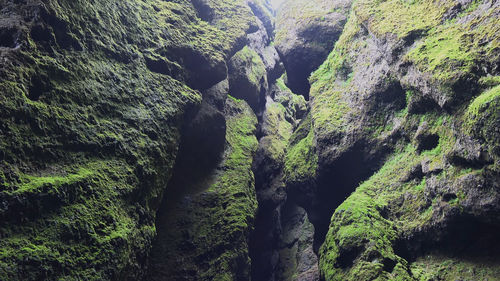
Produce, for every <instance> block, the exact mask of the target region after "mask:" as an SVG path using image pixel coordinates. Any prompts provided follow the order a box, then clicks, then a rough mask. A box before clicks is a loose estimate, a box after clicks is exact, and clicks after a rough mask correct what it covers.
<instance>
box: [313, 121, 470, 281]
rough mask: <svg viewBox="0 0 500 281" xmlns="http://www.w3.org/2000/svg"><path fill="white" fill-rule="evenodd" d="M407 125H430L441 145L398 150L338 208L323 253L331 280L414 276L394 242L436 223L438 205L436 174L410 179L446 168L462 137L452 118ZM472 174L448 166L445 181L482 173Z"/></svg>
mask: <svg viewBox="0 0 500 281" xmlns="http://www.w3.org/2000/svg"><path fill="white" fill-rule="evenodd" d="M403 121H404V122H408V123H410V124H412V123H413V124H414V122H415V121H417V124H418V123H422V122H426V123H427V124H428V131H429V133H432V134H438V135H439V136H440V139H439V144H438V146H437V147H435V148H433V149H432V150H428V151H425V152H423V153H418V152H417V151H416V148H415V147H416V145H414V144H411V143H409V144H406V145H405V146H398V147H399V148H397V149H396V151H395V152H394V154H393V155H392V156H391V157H389V158H388V159H386V160H385V161H384V165H383V166H382V168H380V170H378V171H377V172H376V173H375V174H374V175H373V176H371V177H370V178H369V179H368V180H367V181H365V182H363V183H362V184H360V185H359V186H358V187H357V188H356V191H355V192H354V193H353V194H351V195H350V196H349V197H348V198H347V199H346V200H345V201H344V202H343V203H342V204H341V205H340V206H339V207H338V208H337V209H336V210H335V213H334V214H333V216H332V220H331V223H330V228H329V231H328V234H327V236H326V240H325V243H324V244H323V246H322V248H321V250H320V271H321V274H322V276H324V278H325V279H326V280H359V279H360V278H361V280H368V279H370V280H371V279H373V280H409V278H410V276H409V275H408V262H407V261H405V260H404V259H402V258H401V257H399V256H397V254H396V253H395V252H394V249H393V245H394V241H395V240H396V239H398V238H399V237H401V235H403V236H404V235H405V233H413V232H414V231H417V230H418V229H421V228H422V227H423V226H425V225H427V224H428V223H430V221H431V219H432V218H433V214H434V208H433V204H438V203H437V202H434V203H432V204H431V203H429V202H428V200H427V199H426V196H425V194H426V192H428V191H427V185H428V183H427V179H428V177H429V176H430V175H425V176H423V177H421V178H415V179H413V178H411V177H410V178H409V179H408V175H410V174H411V173H410V172H411V169H412V168H413V167H419V165H421V163H423V162H426V163H427V164H428V165H429V169H430V170H438V169H443V168H445V167H446V166H445V155H447V154H448V153H449V152H450V151H451V150H452V149H453V145H454V144H455V142H456V139H455V137H454V135H453V133H452V130H451V129H450V126H449V124H450V122H451V121H450V120H449V117H446V116H445V117H443V116H440V115H437V114H423V115H420V116H415V115H412V116H406V117H405V119H404V120H403ZM469 170H470V171H464V170H462V169H459V168H450V167H448V168H447V172H442V174H441V177H442V179H446V180H450V181H453V180H455V179H458V178H460V177H462V176H463V175H464V174H470V173H476V172H477V171H476V170H471V169H469ZM466 197H467V196H466V195H465V194H464V193H460V196H459V198H458V197H457V199H458V200H456V202H449V204H450V206H451V207H450V208H455V207H456V208H458V209H461V208H462V207H461V206H462V203H463V202H465V201H464V200H466ZM396 202H399V203H396ZM383 260H390V261H393V262H394V264H395V268H394V270H392V271H386V270H385V269H384V264H383V263H382V261H383ZM397 268H399V269H397ZM377 278H378V279H377ZM398 278H399V279H398ZM405 278H406V279H405Z"/></svg>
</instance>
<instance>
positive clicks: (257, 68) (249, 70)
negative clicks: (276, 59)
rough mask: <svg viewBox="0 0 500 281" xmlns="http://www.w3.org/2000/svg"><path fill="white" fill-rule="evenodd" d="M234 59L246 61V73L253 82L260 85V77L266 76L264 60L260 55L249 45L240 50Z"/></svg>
mask: <svg viewBox="0 0 500 281" xmlns="http://www.w3.org/2000/svg"><path fill="white" fill-rule="evenodd" d="M232 59H234V60H238V61H241V62H244V63H245V65H246V66H247V67H246V68H245V71H246V75H247V77H248V79H249V80H250V82H251V83H252V84H254V85H259V83H260V79H261V78H262V77H266V67H265V66H264V62H262V59H261V58H260V56H259V55H258V54H257V53H256V52H255V51H254V50H252V49H250V48H249V47H248V46H245V47H243V49H241V50H240V51H238V52H237V53H236V54H235V55H234V57H233V58H232Z"/></svg>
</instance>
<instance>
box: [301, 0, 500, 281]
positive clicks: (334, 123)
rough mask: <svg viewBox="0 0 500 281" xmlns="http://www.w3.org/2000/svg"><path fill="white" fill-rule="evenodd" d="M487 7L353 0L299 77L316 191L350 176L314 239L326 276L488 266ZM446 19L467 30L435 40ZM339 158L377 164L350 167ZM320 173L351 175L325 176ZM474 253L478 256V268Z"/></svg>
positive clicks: (391, 275) (413, 274) (492, 158)
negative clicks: (307, 98)
mask: <svg viewBox="0 0 500 281" xmlns="http://www.w3.org/2000/svg"><path fill="white" fill-rule="evenodd" d="M497 11H498V4H497V3H492V2H490V1H478V2H465V3H464V2H463V3H461V4H457V3H456V2H455V1H444V2H439V3H438V2H434V1H415V2H408V3H407V2H404V1H383V2H379V1H357V2H356V3H355V4H354V6H353V8H352V11H351V14H350V16H349V19H348V22H347V23H346V25H345V27H344V30H343V33H342V35H341V37H340V38H339V40H338V41H337V43H336V46H335V48H334V50H333V51H332V53H331V54H330V55H329V57H328V59H327V60H326V61H325V63H324V64H323V65H322V66H321V67H320V68H319V69H318V70H317V71H316V72H315V73H314V74H313V75H312V77H311V79H310V81H311V83H312V86H311V115H312V127H313V130H314V139H315V140H316V146H315V149H316V150H317V151H318V169H317V174H318V176H317V177H316V181H317V182H318V192H319V193H321V192H322V190H325V187H328V189H326V190H334V189H335V188H339V187H341V186H343V185H344V186H346V187H347V186H351V187H350V190H351V191H353V190H354V188H355V191H354V192H353V193H352V195H350V196H349V197H348V198H347V199H346V200H345V201H343V202H342V203H341V204H340V206H338V207H337V209H336V210H335V212H334V214H333V216H332V217H331V222H330V226H329V230H328V234H327V235H326V240H325V242H324V244H323V246H322V247H321V250H320V271H321V274H322V276H323V277H324V278H325V279H326V280H432V278H433V277H436V276H440V278H443V280H453V277H454V276H457V275H456V274H457V272H460V271H466V270H475V269H477V270H478V271H477V272H476V273H472V274H471V275H467V274H464V276H470V278H472V279H474V278H480V276H493V275H494V274H495V272H496V271H497V269H498V266H497V264H498V263H497V262H496V261H497V259H498V255H496V254H494V251H495V250H492V251H490V250H489V249H488V248H487V247H484V246H481V245H484V244H483V243H492V242H491V240H489V238H488V237H489V235H492V233H494V232H496V229H498V226H499V221H498V220H497V219H495V218H494V216H492V215H491V214H493V213H495V212H497V210H498V208H497V207H495V204H496V202H498V200H499V197H498V191H497V186H498V184H497V183H495V182H496V180H495V179H496V178H497V177H498V175H497V173H498V172H497V167H498V164H495V163H496V162H497V160H496V159H497V151H496V148H495V147H497V142H496V141H494V140H493V138H496V137H493V136H495V134H496V133H495V131H496V130H495V129H492V127H491V126H497V124H498V114H496V113H495V112H496V108H497V106H496V102H495V101H496V92H498V91H497V86H495V85H497V83H498V82H496V78H495V77H496V76H497V75H498V73H497V72H498V70H495V68H491V65H492V64H495V63H493V60H496V59H497V56H498V54H499V51H500V50H499V49H498V47H497V45H498V38H496V37H495V36H492V34H493V33H498V32H496V28H497V27H493V26H491V25H490V23H491V22H492V20H493V18H494V17H493V18H492V17H491V15H492V14H494V13H496V12H497ZM493 21H494V20H493ZM469 24H471V25H469ZM458 30H460V32H465V33H467V34H468V36H464V37H461V36H459V35H457V34H455V33H454V34H455V35H457V36H455V35H454V36H452V37H449V38H453V39H450V40H456V41H455V42H448V41H446V40H447V39H445V37H446V36H447V35H446V34H448V35H449V34H451V33H453V32H458ZM479 41H482V42H483V44H482V45H481V46H480V47H478V48H476V47H473V45H474V44H475V43H474V42H479ZM477 49H480V50H481V51H479V52H480V54H479V55H477V56H476V55H475V54H474V52H475V51H476V50H477ZM458 53H460V54H458ZM481 58H482V59H481ZM478 67H482V70H479V69H478ZM464 81H467V82H464ZM464 83H465V84H464ZM481 93H482V94H481ZM474 96H477V97H476V98H475V99H472V100H471V98H472V97H474ZM493 124H495V125H493ZM486 131H487V132H486ZM360 150H361V151H362V152H361V153H360V154H358V153H359V151H360ZM391 151H392V152H391ZM388 153H390V154H391V155H392V156H386V155H387V154H388ZM356 155H358V156H356ZM370 155H372V156H370ZM353 163H354V166H351V165H352V164H353ZM356 164H357V165H358V166H357V167H356V166H355V165H356ZM380 164H382V166H381V167H380V169H379V168H377V167H378V166H379V165H380ZM342 165H343V166H344V167H346V166H347V167H350V168H349V169H351V170H352V169H353V168H355V167H356V169H357V170H358V171H359V170H360V169H365V168H364V167H366V166H368V167H369V168H371V169H373V168H375V169H377V170H378V171H377V172H375V173H374V174H373V175H371V173H372V171H369V170H367V171H366V173H364V174H351V173H349V172H348V170H346V169H340V170H339V166H342ZM342 171H345V173H346V174H344V175H343V174H342ZM339 172H340V174H338V173H339ZM328 173H333V174H335V173H337V175H336V177H337V178H338V177H340V178H348V179H349V178H352V177H353V176H354V177H355V178H357V180H358V181H363V183H362V184H360V185H359V186H358V184H357V183H356V182H348V181H347V182H346V181H345V180H342V179H339V180H338V183H336V184H335V183H334V182H333V180H334V179H335V176H332V177H325V174H328ZM324 179H329V181H326V182H327V183H328V185H324V183H322V182H324ZM345 183H348V185H345ZM356 186H357V188H356ZM479 186H481V188H479ZM344 192H345V191H342V189H341V188H340V189H338V191H336V192H334V191H331V192H330V193H326V192H324V193H322V194H324V195H328V194H330V196H332V197H334V196H335V197H338V196H342V197H343V196H345V193H344ZM349 192H350V191H348V193H349ZM333 200H334V199H333V198H331V199H330V202H331V201H333ZM322 204H323V205H325V204H327V203H326V202H324V203H322ZM469 228H477V229H481V231H478V232H473V231H469V230H468V229H469ZM487 241H490V242H487ZM471 245H473V246H471ZM479 253H482V254H483V255H484V256H486V259H487V260H489V262H486V263H487V264H488V266H486V267H482V268H481V269H480V270H479V268H480V267H481V264H482V261H481V259H477V258H476V257H477V255H478V254H479ZM479 255H481V254H479ZM436 260H441V261H442V262H443V263H444V264H445V265H443V266H442V267H439V266H436V262H435V261H436ZM467 261H468V262H467ZM440 268H441V269H440ZM444 268H446V269H444ZM439 270H448V272H444V271H439ZM469 272H470V271H469ZM436 278H437V277H436Z"/></svg>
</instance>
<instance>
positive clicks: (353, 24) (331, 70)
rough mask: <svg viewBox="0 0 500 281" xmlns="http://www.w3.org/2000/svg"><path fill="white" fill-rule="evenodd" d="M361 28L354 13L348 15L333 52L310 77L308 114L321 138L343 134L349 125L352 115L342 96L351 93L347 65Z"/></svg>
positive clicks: (350, 75) (355, 47)
mask: <svg viewBox="0 0 500 281" xmlns="http://www.w3.org/2000/svg"><path fill="white" fill-rule="evenodd" d="M359 30H360V25H359V22H358V20H357V17H356V16H355V14H354V13H351V15H350V17H349V20H348V21H347V23H346V25H345V27H344V31H343V32H342V35H341V36H340V38H339V40H338V41H337V43H336V44H335V48H334V50H333V51H332V52H331V53H330V54H329V55H328V58H327V59H326V61H325V62H324V63H323V64H322V65H321V66H320V67H319V68H318V70H316V71H315V72H313V74H312V75H311V77H310V79H309V81H310V83H311V91H310V96H311V112H312V119H313V123H314V127H315V128H321V131H322V132H324V134H328V133H330V132H337V133H342V132H345V131H346V130H347V129H348V128H349V127H350V126H351V125H352V122H349V121H348V117H349V113H350V112H351V111H352V109H351V107H350V106H349V104H348V102H347V100H346V97H345V93H348V92H349V90H351V89H352V85H351V79H350V78H349V77H352V74H351V70H350V67H349V66H348V64H349V62H348V61H349V58H350V54H351V52H355V50H356V49H357V47H359V45H357V42H359V41H357V40H356V39H355V35H356V33H357V32H358V31H359Z"/></svg>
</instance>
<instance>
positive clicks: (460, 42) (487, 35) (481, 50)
mask: <svg viewBox="0 0 500 281" xmlns="http://www.w3.org/2000/svg"><path fill="white" fill-rule="evenodd" d="M448 2H449V3H451V4H453V1H448ZM448 2H447V3H448ZM436 5H437V4H436ZM439 5H442V4H441V3H439ZM443 7H444V8H445V9H444V10H442V8H440V10H441V11H446V10H447V9H448V8H449V7H448V5H447V4H445V5H443ZM475 8H477V5H471V6H470V7H469V9H467V10H465V11H464V12H463V13H462V14H460V15H459V16H458V18H461V19H464V18H465V17H469V19H468V20H462V21H461V22H459V21H458V20H457V21H450V22H447V23H444V24H434V25H431V26H433V27H434V28H432V29H430V30H429V32H428V36H427V37H426V38H425V39H424V40H423V41H422V42H421V43H420V44H418V45H417V47H416V48H415V49H413V50H412V51H411V52H410V53H409V54H408V58H409V59H410V60H411V61H413V62H415V63H416V64H417V65H418V66H419V67H420V69H421V70H423V71H428V72H431V73H432V74H433V76H434V78H435V79H437V80H438V81H444V82H445V83H447V82H449V81H456V80H457V79H459V78H460V77H462V76H464V75H469V76H470V75H471V73H473V67H474V66H475V65H477V63H478V62H479V61H480V60H482V59H485V60H488V61H489V60H495V59H497V58H498V54H497V55H495V52H496V53H498V50H499V48H500V45H499V44H500V41H499V40H498V36H497V34H498V32H500V27H498V24H496V22H495V20H494V16H493V13H494V9H489V10H487V11H486V12H481V14H479V15H477V14H474V15H471V14H473V12H474V11H475ZM431 11H432V10H431ZM426 14H429V13H428V12H426V11H425V10H424V11H422V12H420V13H418V14H417V15H418V16H419V17H420V16H421V15H426ZM437 19H438V20H441V17H438V18H437Z"/></svg>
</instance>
